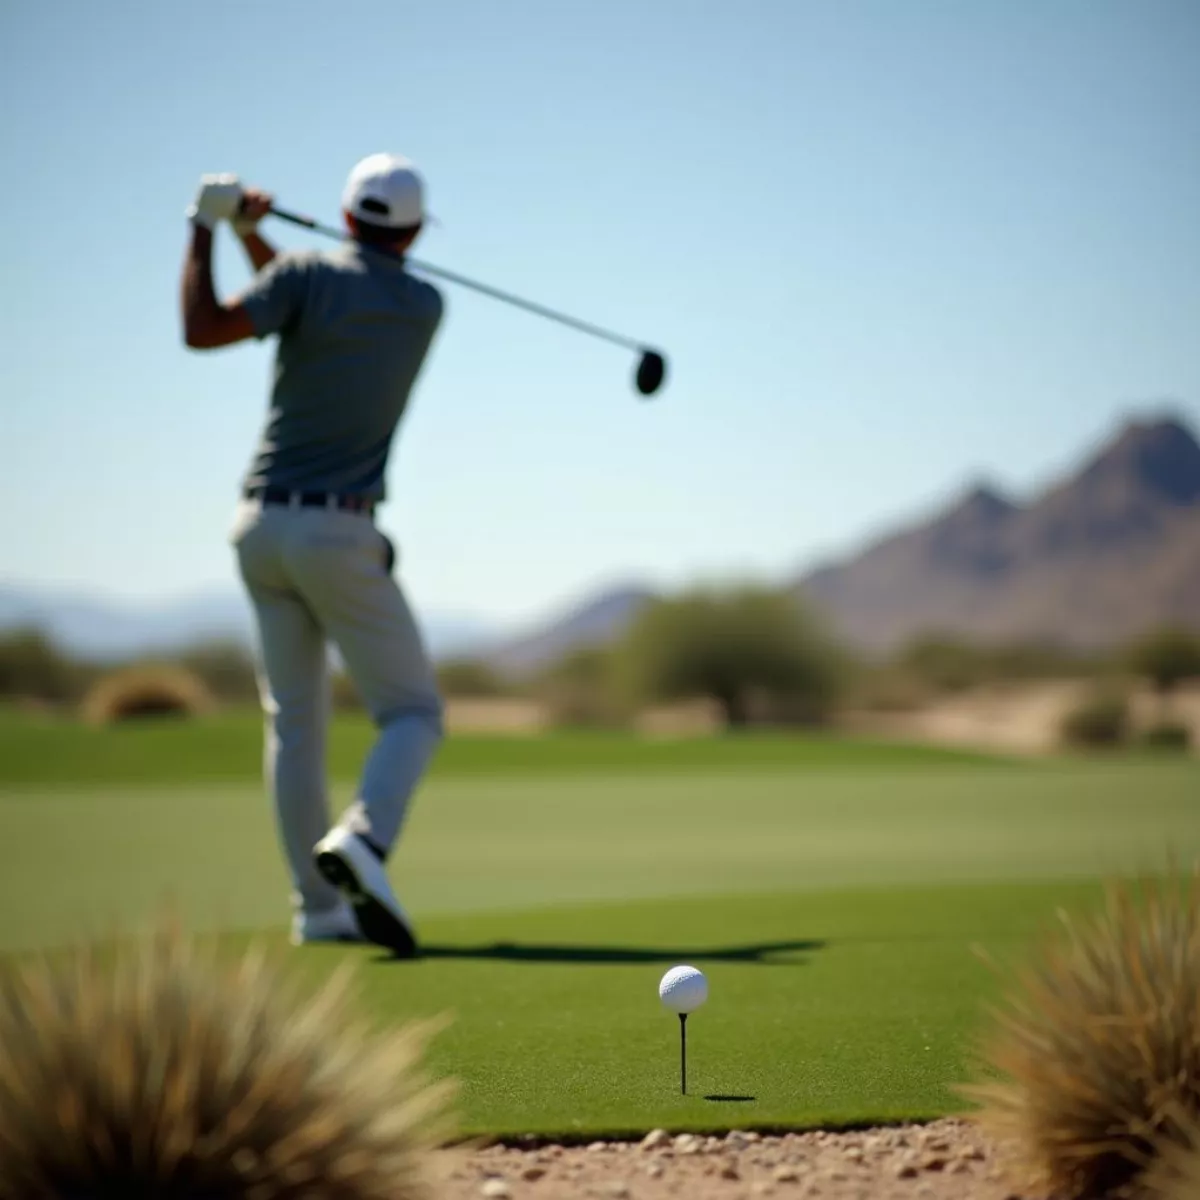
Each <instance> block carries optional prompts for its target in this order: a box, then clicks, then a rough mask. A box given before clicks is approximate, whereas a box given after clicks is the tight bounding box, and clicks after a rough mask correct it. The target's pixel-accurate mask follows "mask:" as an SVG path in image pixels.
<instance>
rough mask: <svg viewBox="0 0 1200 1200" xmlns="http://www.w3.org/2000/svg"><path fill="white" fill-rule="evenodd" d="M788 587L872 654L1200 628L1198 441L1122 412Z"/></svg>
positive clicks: (543, 645)
mask: <svg viewBox="0 0 1200 1200" xmlns="http://www.w3.org/2000/svg"><path fill="white" fill-rule="evenodd" d="M792 586H793V588H794V590H795V592H796V594H797V596H799V597H803V598H804V599H805V600H807V601H808V602H810V603H811V604H813V606H814V607H816V608H817V609H818V610H819V611H821V612H822V613H823V614H824V615H825V616H826V618H827V619H828V620H829V621H830V623H831V624H832V625H833V627H834V628H835V629H837V631H838V632H839V633H840V634H841V635H842V636H843V637H844V638H845V639H846V640H847V641H848V642H850V643H851V644H854V645H857V646H858V647H860V648H862V649H867V650H876V651H886V650H889V649H893V648H895V647H896V646H897V645H899V644H901V643H903V642H904V641H905V640H907V639H909V638H911V637H914V636H917V635H919V634H921V633H925V632H932V631H937V632H947V633H957V634H961V635H963V636H967V637H972V638H978V639H981V640H992V641H1000V640H1008V639H1030V640H1034V639H1038V640H1046V641H1050V642H1057V643H1060V644H1063V645H1075V646H1080V647H1087V646H1102V645H1105V644H1111V643H1113V642H1114V641H1118V640H1122V639H1126V638H1129V637H1131V636H1134V635H1136V634H1137V633H1139V632H1141V631H1142V630H1144V629H1146V628H1148V627H1149V626H1152V625H1155V624H1158V623H1160V622H1165V621H1172V622H1179V623H1181V624H1185V625H1193V626H1196V627H1197V628H1200V442H1198V441H1197V439H1196V435H1195V434H1194V433H1193V432H1192V431H1191V430H1190V429H1189V428H1188V427H1187V426H1186V424H1185V423H1184V422H1183V421H1181V420H1180V419H1178V418H1177V417H1174V416H1170V415H1168V416H1161V417H1156V418H1151V419H1144V420H1139V421H1132V422H1130V423H1129V424H1127V425H1126V426H1125V427H1124V428H1123V429H1120V430H1119V431H1118V432H1117V433H1116V435H1115V436H1114V437H1113V438H1112V439H1111V440H1109V441H1108V442H1106V443H1104V444H1102V445H1100V446H1099V447H1097V448H1096V449H1095V450H1094V451H1093V453H1092V454H1090V455H1089V456H1087V457H1086V458H1085V459H1084V461H1083V462H1082V463H1081V464H1080V466H1079V467H1078V469H1077V470H1075V471H1073V472H1071V473H1070V474H1069V475H1068V476H1067V477H1066V478H1064V479H1062V480H1060V481H1058V482H1057V483H1055V484H1054V485H1053V486H1051V487H1050V488H1048V489H1047V490H1045V491H1044V492H1043V493H1041V494H1040V495H1037V496H1034V497H1033V498H1032V499H1030V500H1028V501H1022V500H1020V499H1019V498H1017V497H1013V496H1008V495H1005V494H1004V493H1003V492H1002V491H1001V490H1000V489H999V488H997V487H995V486H993V485H991V484H988V483H987V482H976V483H975V484H974V485H972V486H970V487H968V488H967V489H966V490H965V491H963V492H962V493H960V495H959V496H957V497H956V498H955V499H954V500H953V501H952V502H951V503H950V504H949V505H947V507H946V508H945V509H944V510H943V511H940V512H936V513H934V514H933V515H932V516H930V517H927V518H925V519H923V520H918V521H915V522H912V523H911V524H909V525H908V526H906V527H902V528H900V529H898V530H895V531H893V532H889V533H887V534H885V535H883V536H882V537H880V538H879V539H877V540H876V541H874V542H873V543H871V544H869V545H868V546H867V547H866V548H864V549H863V550H862V551H860V552H858V553H856V554H852V555H850V556H848V557H847V558H845V559H843V560H841V561H838V562H834V563H829V564H826V565H824V566H822V567H820V568H819V569H816V570H813V571H810V572H808V573H806V574H805V575H804V576H803V577H801V578H800V579H799V580H797V581H795V582H794V583H793V584H792ZM652 595H653V593H651V592H650V591H649V590H648V589H646V588H643V587H639V586H636V585H629V586H625V587H622V588H620V589H617V590H615V591H611V592H605V593H603V594H602V595H600V596H598V597H597V598H596V599H594V600H590V601H588V600H585V601H581V602H580V603H579V604H577V605H576V606H575V607H574V608H573V609H571V610H570V611H569V612H568V613H566V614H564V615H562V616H559V617H556V618H555V619H554V620H553V621H551V622H550V623H549V625H548V626H547V627H545V628H542V629H540V630H533V631H531V632H530V633H529V634H527V635H526V636H525V637H523V638H521V639H520V640H519V641H518V642H516V643H513V644H511V645H508V646H506V647H504V648H503V649H502V650H501V651H499V652H497V653H496V655H495V661H497V663H498V664H500V665H502V666H503V667H505V668H507V669H511V670H517V671H524V670H528V669H530V667H531V666H534V665H541V664H544V663H546V662H549V661H552V660H553V659H554V658H555V657H557V656H559V655H560V654H563V653H565V652H567V651H568V650H572V649H576V648H578V647H579V646H581V645H585V644H595V643H596V642H598V641H605V640H609V639H611V638H613V637H616V636H618V635H619V634H620V633H621V632H622V631H623V630H624V629H625V628H626V627H627V625H628V623H629V621H630V620H632V618H633V616H634V615H635V614H636V613H637V611H638V610H639V608H640V607H641V606H642V605H644V604H645V603H646V602H647V601H648V600H649V599H651V598H652Z"/></svg>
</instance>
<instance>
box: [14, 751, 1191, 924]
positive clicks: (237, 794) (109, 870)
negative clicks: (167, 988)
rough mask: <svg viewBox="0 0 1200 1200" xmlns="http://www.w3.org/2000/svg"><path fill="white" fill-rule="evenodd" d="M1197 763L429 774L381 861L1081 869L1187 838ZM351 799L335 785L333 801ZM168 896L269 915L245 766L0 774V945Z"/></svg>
mask: <svg viewBox="0 0 1200 1200" xmlns="http://www.w3.org/2000/svg"><path fill="white" fill-rule="evenodd" d="M1197 797H1200V769H1198V768H1197V766H1196V765H1195V764H1187V763H1174V764H1167V763H1164V764H1160V765H1156V766H1137V765H1124V766H1119V765H1116V764H1112V765H1109V764H1100V765H1094V766H1087V765H1084V766H1065V765H1054V766H1045V767H1040V768H1032V767H1030V768H1027V769H1023V770H1020V771H1007V770H1001V771H996V770H993V769H991V768H990V767H983V768H962V767H958V768H950V767H939V768H935V769H932V770H925V771H919V770H915V769H914V770H907V771H903V772H898V773H891V772H882V771H879V770H874V769H871V770H865V771H860V770H854V769H850V768H844V769H832V768H831V769H828V770H820V771H817V770H779V769H771V770H758V771H735V770H732V769H729V770H725V771H720V772H716V771H713V772H700V773H688V774H685V773H675V774H665V773H661V772H652V773H648V774H643V775H623V776H620V777H618V778H605V777H589V776H579V775H568V776H564V777H561V778H555V777H542V778H536V777H535V778H528V779H524V780H517V779H502V780H490V779H476V778H470V779H467V778H463V779H442V780H435V781H433V782H431V783H430V784H429V785H428V786H427V787H425V788H423V789H422V792H421V795H420V797H419V799H418V801H417V804H416V805H415V808H414V811H413V814H412V817H411V819H410V823H409V826H408V828H407V830H406V835H405V838H404V841H403V842H402V844H401V847H400V849H399V851H398V853H397V854H396V856H395V860H394V862H393V864H392V866H391V870H392V875H393V878H394V879H395V881H396V884H397V887H398V889H399V891H400V894H401V896H402V897H403V899H404V900H405V902H406V904H407V905H409V906H410V908H411V911H412V912H413V913H414V915H415V916H416V917H418V918H421V917H423V916H425V915H428V914H431V913H436V912H455V911H459V912H461V911H477V910H484V909H512V908H520V907H526V906H531V905H537V904H545V905H554V904H559V903H568V902H573V901H584V900H612V899H617V898H636V897H654V896H659V897H661V896H675V895H706V894H723V893H729V892H744V891H751V890H755V891H771V890H789V891H797V890H810V889H818V888H828V887H840V886H866V885H876V886H886V885H889V884H894V883H915V882H920V881H928V882H954V881H968V880H984V879H989V880H1007V879H1037V878H1054V877H1063V876H1071V875H1077V876H1086V877H1091V876H1096V875H1099V874H1103V873H1105V872H1107V871H1110V870H1114V869H1126V868H1137V867H1141V866H1149V867H1151V868H1156V867H1157V866H1158V865H1159V864H1160V863H1161V862H1162V861H1163V859H1164V856H1165V853H1166V851H1167V849H1168V848H1170V847H1173V848H1174V849H1175V850H1176V852H1177V853H1178V854H1179V855H1180V856H1181V857H1186V856H1188V855H1191V854H1196V853H1200V803H1198V802H1197ZM348 799H349V792H348V790H347V789H345V788H342V789H340V790H339V792H338V793H337V795H336V796H335V801H336V803H335V805H334V809H335V811H336V809H337V807H338V806H339V805H340V804H341V803H344V802H345V801H346V800H348ZM166 897H171V898H173V899H174V900H175V901H176V902H178V904H179V906H180V908H181V909H182V911H183V913H184V914H185V915H186V916H187V917H188V918H189V919H191V920H193V921H198V922H201V923H204V924H208V925H217V926H223V927H241V928H247V927H266V926H275V925H280V924H282V923H283V922H284V921H285V920H286V918H287V885H286V880H285V877H284V872H283V867H282V863H281V860H280V853H279V849H278V847H277V844H276V840H275V828H274V819H273V816H272V814H271V812H270V810H269V807H268V805H267V802H266V800H265V799H264V798H263V796H262V794H261V792H260V790H259V789H258V788H256V787H249V786H228V785H212V786H207V787H190V788H181V787H128V788H113V787H105V788H90V789H82V788H63V789H48V788H44V787H38V788H32V789H28V790H15V789H11V788H10V789H8V790H7V791H6V793H5V795H4V796H3V798H2V799H0V948H2V947H6V946H7V947H14V946H33V945H41V944H47V943H56V942H61V941H62V940H64V939H67V938H71V937H74V936H76V935H77V934H79V933H81V932H91V933H97V932H99V933H102V932H104V927H105V925H106V923H107V922H108V921H109V920H111V919H116V920H119V921H122V922H124V921H129V920H133V919H137V918H138V917H140V916H142V915H144V914H147V913H150V912H152V911H153V910H154V909H155V907H156V906H157V904H158V903H159V902H160V901H161V900H162V899H163V898H166Z"/></svg>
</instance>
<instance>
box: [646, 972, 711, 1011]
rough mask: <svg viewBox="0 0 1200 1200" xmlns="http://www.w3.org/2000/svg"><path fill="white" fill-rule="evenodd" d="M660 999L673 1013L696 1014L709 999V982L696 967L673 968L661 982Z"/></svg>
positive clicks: (659, 985) (659, 986)
mask: <svg viewBox="0 0 1200 1200" xmlns="http://www.w3.org/2000/svg"><path fill="white" fill-rule="evenodd" d="M658 998H659V999H660V1000H661V1001H662V1002H663V1003H664V1004H665V1005H666V1006H667V1007H668V1008H669V1009H670V1010H671V1011H672V1012H676V1013H690V1012H695V1011H696V1009H698V1008H699V1007H700V1005H702V1004H703V1003H704V1002H705V1000H707V999H708V980H707V979H705V978H704V973H703V972H702V971H697V970H696V968H695V967H688V966H682V967H672V968H671V969H670V970H669V971H668V972H667V973H666V974H665V975H664V976H663V977H662V979H661V980H660V981H659V984H658Z"/></svg>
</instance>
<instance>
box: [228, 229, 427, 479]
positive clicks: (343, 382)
mask: <svg viewBox="0 0 1200 1200" xmlns="http://www.w3.org/2000/svg"><path fill="white" fill-rule="evenodd" d="M242 302H243V303H244V304H245V306H246V310H247V311H248V312H249V314H250V319H251V321H252V322H253V324H254V331H255V334H256V336H257V337H259V338H260V339H261V338H265V337H268V336H270V335H271V334H278V335H279V346H278V350H277V352H276V356H275V370H274V380H273V383H272V387H271V400H270V407H269V410H268V412H267V419H266V424H265V426H264V428H263V432H262V437H261V439H260V441H259V447H258V451H257V453H256V454H255V457H254V461H253V463H252V465H251V467H250V470H249V472H248V473H247V475H246V478H245V484H246V486H247V487H261V486H270V487H282V488H287V489H289V490H292V491H312V492H338V493H342V494H352V495H357V496H363V497H366V498H368V499H373V500H382V499H383V498H384V482H383V476H384V470H385V468H386V467H387V460H388V454H389V452H390V450H391V445H392V439H393V437H394V435H395V432H396V426H397V425H398V424H399V421H400V418H401V417H402V416H403V415H404V410H405V408H406V406H407V404H408V397H409V393H410V391H411V390H412V386H413V383H414V382H415V381H416V378H417V375H418V374H419V372H420V370H421V365H422V364H423V363H424V361H425V355H426V353H427V351H428V350H429V346H430V343H431V342H432V341H433V336H434V334H435V333H436V332H437V328H438V325H439V324H440V322H441V318H442V311H443V303H442V297H441V293H440V292H439V291H438V290H437V289H436V288H435V287H433V286H432V284H429V283H426V282H425V281H424V280H422V279H416V278H414V277H413V276H412V275H410V274H408V272H407V271H406V270H405V269H404V264H403V262H402V261H401V260H400V259H399V258H397V257H394V256H391V255H384V254H380V253H378V252H375V251H372V250H369V249H364V248H362V247H360V246H358V245H356V244H354V243H347V244H346V245H345V247H342V248H339V249H338V250H335V251H333V252H332V253H327V254H320V253H305V254H280V255H277V256H276V258H275V259H273V260H272V261H271V262H270V263H268V264H267V266H266V267H265V268H264V269H263V270H262V271H260V272H259V274H258V275H257V277H256V278H255V280H254V282H253V284H252V285H251V286H250V288H249V290H248V291H247V292H246V293H245V294H244V296H243V297H242Z"/></svg>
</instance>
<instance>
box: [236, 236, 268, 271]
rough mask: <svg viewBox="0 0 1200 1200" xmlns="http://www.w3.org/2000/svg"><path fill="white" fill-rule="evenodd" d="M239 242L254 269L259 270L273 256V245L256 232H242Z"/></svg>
mask: <svg viewBox="0 0 1200 1200" xmlns="http://www.w3.org/2000/svg"><path fill="white" fill-rule="evenodd" d="M241 242H242V249H243V250H245V251H246V257H247V258H248V259H249V260H250V264H251V266H253V267H254V269H255V270H256V271H261V270H262V269H263V267H265V266H266V265H267V263H269V262H270V261H271V260H272V259H273V258H274V257H275V253H276V251H275V247H274V246H272V245H271V243H270V242H268V241H266V240H265V239H263V238H261V237H259V235H258V234H257V233H246V234H242V236H241Z"/></svg>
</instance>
